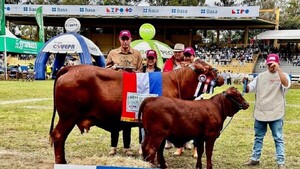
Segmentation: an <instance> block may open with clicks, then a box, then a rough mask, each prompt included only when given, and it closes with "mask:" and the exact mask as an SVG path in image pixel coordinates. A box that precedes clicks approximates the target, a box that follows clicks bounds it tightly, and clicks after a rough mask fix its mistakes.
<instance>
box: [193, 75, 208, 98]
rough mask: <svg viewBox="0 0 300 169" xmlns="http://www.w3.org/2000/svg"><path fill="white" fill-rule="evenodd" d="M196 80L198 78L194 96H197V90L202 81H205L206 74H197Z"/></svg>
mask: <svg viewBox="0 0 300 169" xmlns="http://www.w3.org/2000/svg"><path fill="white" fill-rule="evenodd" d="M198 80H199V82H198V85H197V88H196V91H195V94H194V97H198V93H199V90H200V88H201V85H202V83H203V82H205V80H206V76H205V75H203V74H202V75H199V77H198Z"/></svg>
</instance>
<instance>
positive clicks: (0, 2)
mask: <svg viewBox="0 0 300 169" xmlns="http://www.w3.org/2000/svg"><path fill="white" fill-rule="evenodd" d="M4 1H5V0H0V9H1V12H0V35H5V13H4Z"/></svg>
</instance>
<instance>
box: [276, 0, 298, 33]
mask: <svg viewBox="0 0 300 169" xmlns="http://www.w3.org/2000/svg"><path fill="white" fill-rule="evenodd" d="M279 21H280V25H281V27H282V29H300V2H299V0H290V1H289V2H288V5H287V7H286V9H285V11H283V13H281V16H280V20H279Z"/></svg>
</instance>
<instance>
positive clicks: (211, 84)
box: [209, 80, 215, 94]
mask: <svg viewBox="0 0 300 169" xmlns="http://www.w3.org/2000/svg"><path fill="white" fill-rule="evenodd" d="M214 88H215V81H214V80H212V81H211V82H210V88H209V94H213V93H214Z"/></svg>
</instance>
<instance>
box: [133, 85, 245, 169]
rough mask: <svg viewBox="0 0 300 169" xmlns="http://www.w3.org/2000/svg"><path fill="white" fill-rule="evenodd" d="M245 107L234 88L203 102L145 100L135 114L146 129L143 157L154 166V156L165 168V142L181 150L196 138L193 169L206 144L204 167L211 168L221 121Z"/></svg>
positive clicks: (161, 99) (243, 100) (165, 99)
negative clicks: (195, 158) (195, 160)
mask: <svg viewBox="0 0 300 169" xmlns="http://www.w3.org/2000/svg"><path fill="white" fill-rule="evenodd" d="M248 107H249V104H248V103H247V102H246V101H245V99H244V98H243V97H242V95H241V93H240V92H239V91H238V90H237V89H236V88H234V87H230V88H228V89H227V90H226V91H224V92H223V93H220V94H217V95H215V96H213V97H211V98H210V99H204V100H194V101H188V100H180V99H178V98H168V97H163V96H161V97H149V98H146V99H145V100H144V101H143V102H142V104H141V106H140V110H139V115H138V116H139V121H140V119H141V116H142V125H143V127H144V129H145V140H144V142H143V144H142V150H143V157H144V159H145V160H146V161H150V162H151V163H152V164H154V160H155V155H156V153H157V163H158V164H159V165H160V167H161V168H166V167H167V164H166V161H165V159H164V157H163V150H164V146H165V140H166V139H168V140H169V141H170V142H172V143H173V144H174V145H175V146H176V147H182V146H183V145H184V143H186V142H187V141H189V140H191V139H196V140H197V141H196V145H197V152H198V154H199V156H198V159H197V164H196V168H202V162H201V156H202V154H203V151H204V142H205V151H206V158H207V168H208V169H211V168H212V162H211V157H212V151H213V146H214V143H215V141H216V139H217V138H218V137H219V135H220V131H221V130H222V127H223V122H224V120H225V119H226V117H227V116H229V117H232V116H233V115H234V114H235V113H237V112H238V111H239V110H241V109H244V110H245V109H247V108H248ZM141 114H142V115H141Z"/></svg>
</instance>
